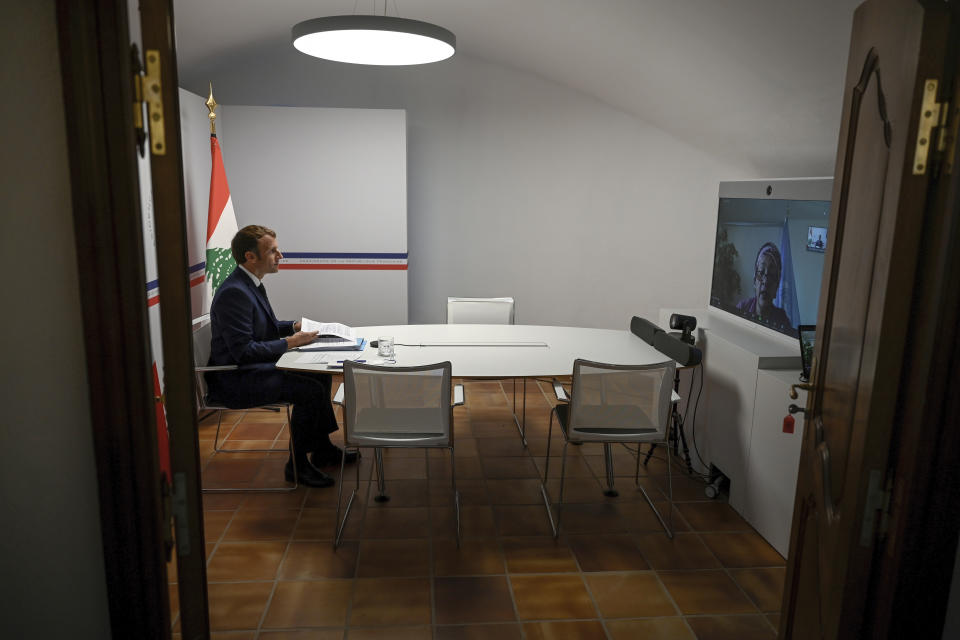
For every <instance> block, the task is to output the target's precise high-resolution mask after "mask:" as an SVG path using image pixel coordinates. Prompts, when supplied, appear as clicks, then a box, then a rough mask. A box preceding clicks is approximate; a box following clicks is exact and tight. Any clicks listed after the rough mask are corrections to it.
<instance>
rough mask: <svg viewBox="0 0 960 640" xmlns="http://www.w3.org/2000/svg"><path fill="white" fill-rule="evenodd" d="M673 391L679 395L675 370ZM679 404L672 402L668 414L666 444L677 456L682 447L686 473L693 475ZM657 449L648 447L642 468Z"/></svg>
mask: <svg viewBox="0 0 960 640" xmlns="http://www.w3.org/2000/svg"><path fill="white" fill-rule="evenodd" d="M673 390H674V391H676V392H677V394H678V395H679V394H680V369H679V368H678V369H676V370H675V371H674V372H673ZM679 404H680V403H679V402H674V403H673V407H672V409H671V412H670V417H671V421H670V435H669V436H668V437H667V442H668V443H669V444H671V445H673V450H674V451H676V452H677V453H678V454H679V453H680V446H681V445H682V446H683V461H684V463H685V464H686V465H687V473H688V474H689V473H693V465H692V464H691V462H690V447H688V446H687V436H686V434H685V433H684V432H683V417H682V416H681V415H680V409H679V408H678V406H677V405H679ZM656 448H657V445H656V444H651V445H650V450H649V451H647V457H646V458H644V459H643V466H647V463H648V462H650V457H651V456H652V455H653V450H654V449H656ZM667 449H668V450H667V455H668V456H669V455H670V451H669V449H670V447H667Z"/></svg>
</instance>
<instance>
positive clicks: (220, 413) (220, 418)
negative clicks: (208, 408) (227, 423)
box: [213, 409, 223, 453]
mask: <svg viewBox="0 0 960 640" xmlns="http://www.w3.org/2000/svg"><path fill="white" fill-rule="evenodd" d="M222 423H223V409H220V410H219V411H217V432H216V433H215V434H213V450H214V451H215V452H216V453H220V451H221V449H220V425H221V424H222Z"/></svg>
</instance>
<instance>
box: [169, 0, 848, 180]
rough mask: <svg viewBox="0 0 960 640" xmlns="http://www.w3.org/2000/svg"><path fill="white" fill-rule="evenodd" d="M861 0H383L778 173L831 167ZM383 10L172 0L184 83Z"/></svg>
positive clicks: (477, 50) (509, 60)
mask: <svg viewBox="0 0 960 640" xmlns="http://www.w3.org/2000/svg"><path fill="white" fill-rule="evenodd" d="M859 3H860V2H859V0H399V1H398V2H395V1H394V0H388V2H387V12H388V14H389V15H400V16H401V17H405V18H413V19H418V20H425V21H428V22H433V23H435V24H438V25H441V26H443V27H446V28H447V29H449V30H451V31H453V32H454V33H455V34H456V36H457V47H458V52H457V55H458V56H471V57H475V58H478V59H481V60H484V61H487V62H491V63H494V64H499V65H503V66H507V67H512V68H515V69H518V70H520V71H523V72H527V73H531V74H535V75H538V76H542V77H544V78H547V79H549V80H552V81H554V82H556V83H559V84H561V85H565V86H568V87H570V88H571V89H573V90H576V91H581V92H584V93H586V94H589V95H592V96H594V97H596V98H597V99H598V100H600V101H603V102H605V103H607V104H609V105H612V106H614V107H616V108H618V109H621V110H623V111H625V112H627V113H630V114H633V115H635V116H636V117H638V118H640V119H642V120H644V121H646V122H649V123H651V124H653V125H654V126H657V127H659V128H660V129H663V130H665V131H667V132H669V133H671V134H673V135H674V136H676V137H678V138H680V139H681V140H684V141H686V142H689V143H690V144H693V145H695V146H697V147H699V148H702V149H704V150H706V151H708V152H710V153H712V154H715V155H717V156H720V157H730V158H733V159H736V160H738V161H742V162H746V163H749V164H752V165H753V166H755V167H757V168H758V171H760V172H761V173H763V174H766V175H768V176H769V177H776V176H787V175H791V174H792V175H813V174H821V175H822V174H832V172H833V163H834V156H835V153H836V144H837V133H838V130H839V119H840V109H841V106H842V105H841V100H842V93H843V77H844V73H845V69H846V62H847V50H848V46H849V39H850V29H851V24H852V17H853V11H854V9H855V7H856V6H857V5H858V4H859ZM383 11H384V2H383V0H378V1H377V2H373V1H372V0H356V1H354V0H326V1H322V2H318V1H317V0H282V1H279V0H274V1H265V0H178V1H177V2H176V4H175V20H176V29H177V55H178V61H179V66H180V76H181V84H182V85H183V86H184V87H186V88H188V89H190V90H191V91H194V92H196V93H201V94H204V93H206V82H205V81H204V80H202V79H201V78H199V77H197V76H196V75H192V74H191V72H190V70H191V68H195V67H198V66H199V67H202V68H204V69H205V70H209V69H216V68H220V67H221V66H229V65H230V63H231V59H237V58H243V57H244V52H245V51H247V50H250V49H255V50H256V51H258V52H260V53H263V52H270V51H273V50H276V51H282V50H283V48H289V47H291V45H290V28H291V27H292V26H293V25H294V24H296V23H297V22H299V21H302V20H306V19H309V18H315V17H319V16H324V15H338V14H347V13H374V12H376V13H383ZM318 64H334V63H322V62H318ZM440 64H443V63H440ZM349 72H350V65H344V73H349Z"/></svg>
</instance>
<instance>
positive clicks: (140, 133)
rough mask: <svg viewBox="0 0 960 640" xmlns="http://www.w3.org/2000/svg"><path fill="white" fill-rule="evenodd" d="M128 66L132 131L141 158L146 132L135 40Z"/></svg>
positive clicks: (141, 68)
mask: <svg viewBox="0 0 960 640" xmlns="http://www.w3.org/2000/svg"><path fill="white" fill-rule="evenodd" d="M130 68H131V69H132V70H133V131H134V136H135V137H136V143H137V151H139V152H140V157H141V158H142V157H143V143H144V142H146V140H147V132H146V130H144V128H143V63H141V62H140V49H138V48H137V43H136V42H134V43H133V44H131V45H130Z"/></svg>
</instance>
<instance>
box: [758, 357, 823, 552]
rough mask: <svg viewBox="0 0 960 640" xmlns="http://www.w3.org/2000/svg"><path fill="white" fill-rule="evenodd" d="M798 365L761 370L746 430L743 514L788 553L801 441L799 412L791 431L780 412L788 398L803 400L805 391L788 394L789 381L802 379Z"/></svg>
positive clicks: (798, 402)
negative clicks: (749, 428)
mask: <svg viewBox="0 0 960 640" xmlns="http://www.w3.org/2000/svg"><path fill="white" fill-rule="evenodd" d="M799 378H800V371H799V370H796V371H794V370H780V371H778V370H760V371H758V372H757V396H756V400H755V402H754V410H753V430H752V432H751V434H750V458H749V460H748V463H747V481H746V485H745V486H746V493H747V495H746V500H745V501H744V513H743V517H744V518H746V520H747V522H749V523H750V524H751V525H753V528H754V529H756V530H757V531H758V532H759V533H760V535H762V536H763V537H764V539H766V541H767V542H769V543H770V544H771V545H773V547H774V548H775V549H776V550H777V551H779V552H780V555H782V556H783V557H786V556H787V552H788V551H789V548H790V527H791V526H792V522H793V501H794V497H795V495H796V492H797V472H798V470H799V465H800V445H801V443H802V442H803V429H804V422H803V414H802V413H797V414H795V415H794V416H793V417H794V418H795V420H794V424H793V427H792V431H790V430H789V427H788V430H786V431H785V430H784V418H785V417H787V416H788V415H790V414H789V413H788V410H787V408H788V407H789V406H790V404H791V403H793V404H796V405H797V406H799V407H804V406H806V403H807V397H806V392H804V391H800V392H799V397H798V398H797V399H796V400H791V399H790V396H789V393H790V385H791V384H796V383H798V382H799V381H800V380H799Z"/></svg>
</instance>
